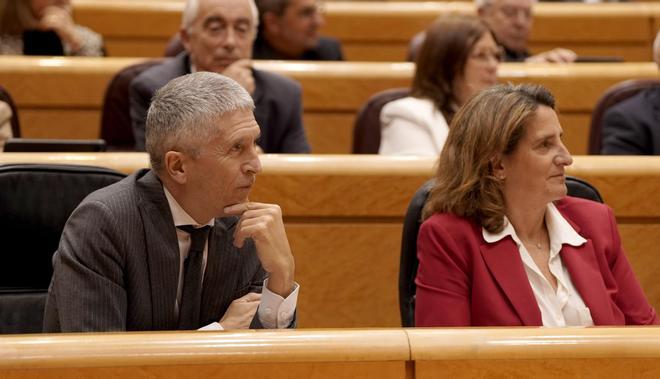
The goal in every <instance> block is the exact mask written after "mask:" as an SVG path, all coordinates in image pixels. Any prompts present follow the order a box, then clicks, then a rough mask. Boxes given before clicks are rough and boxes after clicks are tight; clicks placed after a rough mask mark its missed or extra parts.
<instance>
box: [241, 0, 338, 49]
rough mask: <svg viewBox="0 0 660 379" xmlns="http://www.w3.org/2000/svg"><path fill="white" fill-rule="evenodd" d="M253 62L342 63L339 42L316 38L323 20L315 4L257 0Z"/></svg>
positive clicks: (300, 0)
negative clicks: (257, 29)
mask: <svg viewBox="0 0 660 379" xmlns="http://www.w3.org/2000/svg"><path fill="white" fill-rule="evenodd" d="M256 2H257V7H258V8H259V33H258V34H257V39H256V40H255V41H254V46H253V49H252V56H253V57H254V58H255V59H294V60H312V61H340V60H343V59H344V57H343V54H342V52H341V45H340V44H339V41H337V40H336V39H334V38H330V37H322V36H320V35H319V28H321V27H322V26H323V24H324V23H325V20H324V18H323V14H322V11H321V9H319V8H320V2H319V1H318V0H256Z"/></svg>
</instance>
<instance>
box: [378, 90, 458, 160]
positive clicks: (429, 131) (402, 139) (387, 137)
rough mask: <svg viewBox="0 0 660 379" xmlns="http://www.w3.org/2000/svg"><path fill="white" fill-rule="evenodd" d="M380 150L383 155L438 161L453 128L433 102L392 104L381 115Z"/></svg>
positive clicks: (412, 100) (411, 100) (406, 99)
mask: <svg viewBox="0 0 660 379" xmlns="http://www.w3.org/2000/svg"><path fill="white" fill-rule="evenodd" d="M380 125H381V136H380V148H379V150H378V153H379V154H383V155H420V156H432V157H437V156H438V155H439V154H440V151H442V147H443V146H444V144H445V141H446V140H447V135H448V134H449V127H448V126H447V121H446V120H445V118H444V116H443V115H442V112H440V111H439V110H437V109H436V108H435V105H434V104H433V102H432V101H431V100H429V99H418V98H416V97H404V98H402V99H398V100H394V101H390V102H389V103H387V104H385V106H384V107H383V109H382V110H381V111H380Z"/></svg>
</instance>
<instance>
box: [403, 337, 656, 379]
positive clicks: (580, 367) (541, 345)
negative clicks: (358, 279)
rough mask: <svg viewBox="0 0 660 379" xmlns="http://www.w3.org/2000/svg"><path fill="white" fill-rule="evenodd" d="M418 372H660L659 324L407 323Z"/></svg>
mask: <svg viewBox="0 0 660 379" xmlns="http://www.w3.org/2000/svg"><path fill="white" fill-rule="evenodd" d="M407 333H408V338H409V340H410V349H411V359H412V360H413V361H415V378H417V379H427V378H437V377H438V373H442V375H443V376H447V377H450V378H474V377H507V378H529V377H534V378H557V377H563V378H566V377H569V378H584V377H590V378H593V377H602V378H605V377H608V378H615V377H625V378H633V377H634V378H642V377H649V378H650V377H655V376H658V375H660V359H658V358H660V338H659V337H660V328H657V327H638V328H631V327H629V328H519V329H511V328H473V329H408V330H407Z"/></svg>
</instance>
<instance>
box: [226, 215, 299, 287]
mask: <svg viewBox="0 0 660 379" xmlns="http://www.w3.org/2000/svg"><path fill="white" fill-rule="evenodd" d="M224 212H225V213H226V214H228V215H234V216H240V220H239V221H238V225H236V230H235V232H234V246H236V247H242V246H243V244H244V243H245V239H246V238H252V240H253V241H254V244H255V246H256V248H257V255H258V256H259V260H260V261H261V265H262V266H263V268H264V270H266V272H268V273H269V274H270V275H269V279H268V289H269V290H270V291H271V292H273V293H276V294H278V295H280V296H282V297H284V298H286V297H287V296H289V294H290V293H291V291H293V289H294V280H293V277H294V269H295V263H294V260H293V255H292V254H291V247H290V246H289V240H288V239H287V236H286V231H285V230H284V221H283V220H282V210H281V209H280V207H279V205H276V204H264V203H255V202H245V203H240V204H235V205H232V206H229V207H227V208H225V210H224Z"/></svg>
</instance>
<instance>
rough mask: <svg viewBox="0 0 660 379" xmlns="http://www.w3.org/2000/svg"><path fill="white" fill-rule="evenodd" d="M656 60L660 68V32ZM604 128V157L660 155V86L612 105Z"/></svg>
mask: <svg viewBox="0 0 660 379" xmlns="http://www.w3.org/2000/svg"><path fill="white" fill-rule="evenodd" d="M653 58H654V59H655V63H656V64H657V65H658V68H660V31H658V34H657V35H656V36H655V43H654V44H653ZM602 125H603V145H602V147H601V151H600V152H601V154H611V155H660V84H658V85H657V86H655V87H652V88H649V89H646V90H643V91H641V92H640V93H638V94H637V95H635V96H633V97H631V98H629V99H626V100H624V101H622V102H620V103H618V104H616V105H614V106H612V107H611V108H610V109H608V110H607V112H605V114H604V115H603V124H602Z"/></svg>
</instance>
